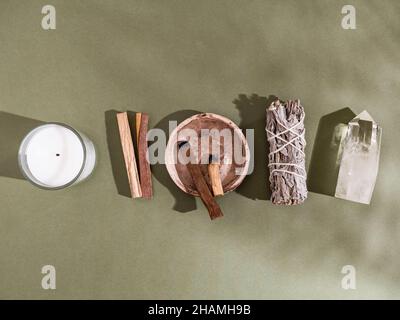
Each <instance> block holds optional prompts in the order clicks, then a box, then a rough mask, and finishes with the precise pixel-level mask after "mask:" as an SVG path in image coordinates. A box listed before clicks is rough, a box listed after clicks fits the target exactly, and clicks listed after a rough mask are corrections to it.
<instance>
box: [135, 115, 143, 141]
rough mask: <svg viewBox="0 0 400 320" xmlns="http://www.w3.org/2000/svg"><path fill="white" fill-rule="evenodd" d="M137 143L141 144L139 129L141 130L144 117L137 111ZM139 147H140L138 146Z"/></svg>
mask: <svg viewBox="0 0 400 320" xmlns="http://www.w3.org/2000/svg"><path fill="white" fill-rule="evenodd" d="M135 116H136V123H135V124H136V145H137V146H139V131H140V122H141V119H142V114H141V113H140V112H137V113H136V115H135ZM138 148H139V147H138Z"/></svg>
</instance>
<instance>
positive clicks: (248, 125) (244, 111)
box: [233, 94, 277, 200]
mask: <svg viewBox="0 0 400 320" xmlns="http://www.w3.org/2000/svg"><path fill="white" fill-rule="evenodd" d="M276 99H277V97H276V96H275V95H269V96H268V98H267V97H263V96H259V95H258V94H252V95H246V94H239V95H238V97H237V98H236V99H235V100H234V101H233V103H234V104H235V106H236V108H237V109H238V110H239V116H240V119H241V121H240V124H239V127H240V128H241V129H242V130H243V131H245V130H246V129H254V148H253V153H254V154H252V155H251V157H252V159H251V163H252V164H253V166H254V167H253V172H252V173H251V174H250V175H249V176H247V177H246V178H245V179H244V180H243V182H242V184H241V185H240V186H239V187H238V188H237V189H236V192H237V193H239V194H241V195H243V196H244V197H246V198H249V199H253V200H256V199H258V200H269V199H270V198H271V188H270V185H269V170H268V153H269V143H268V140H267V136H266V133H265V117H266V113H265V110H266V108H267V107H268V106H269V105H270V104H271V103H272V102H273V101H275V100H276Z"/></svg>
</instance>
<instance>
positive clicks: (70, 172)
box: [26, 124, 84, 187]
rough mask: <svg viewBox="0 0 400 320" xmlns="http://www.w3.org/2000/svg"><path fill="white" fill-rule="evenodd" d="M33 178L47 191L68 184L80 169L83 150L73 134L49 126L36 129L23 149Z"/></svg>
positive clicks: (60, 127)
mask: <svg viewBox="0 0 400 320" xmlns="http://www.w3.org/2000/svg"><path fill="white" fill-rule="evenodd" d="M26 159H27V165H28V167H29V170H30V171H31V173H32V175H33V176H34V177H35V178H36V179H37V180H39V181H40V182H41V183H43V184H46V185H48V186H50V187H59V186H63V185H65V184H67V183H69V182H71V181H72V180H73V179H74V178H75V177H76V176H77V175H78V174H79V171H80V170H81V168H82V165H83V161H84V150H83V146H82V143H81V141H80V139H79V138H78V137H77V136H76V134H75V133H74V132H73V131H72V130H70V129H68V128H65V127H63V126H60V125H57V124H49V125H45V126H43V127H41V128H39V129H38V130H37V131H36V132H35V133H34V134H33V136H32V137H31V139H30V141H29V144H28V146H27V148H26Z"/></svg>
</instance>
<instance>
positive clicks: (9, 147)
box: [0, 111, 45, 179]
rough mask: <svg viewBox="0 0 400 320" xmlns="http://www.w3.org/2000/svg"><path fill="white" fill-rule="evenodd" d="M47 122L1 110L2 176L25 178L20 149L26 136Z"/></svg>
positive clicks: (0, 167) (0, 171)
mask: <svg viewBox="0 0 400 320" xmlns="http://www.w3.org/2000/svg"><path fill="white" fill-rule="evenodd" d="M44 123H45V122H43V121H39V120H35V119H31V118H27V117H23V116H19V115H16V114H12V113H8V112H5V111H0V176H2V177H7V178H14V179H25V178H24V177H23V175H22V173H21V171H20V170H19V167H18V150H19V146H20V144H21V142H22V140H23V139H24V137H25V136H26V135H27V134H28V133H29V131H31V130H32V129H34V128H36V127H37V126H40V125H42V124H44Z"/></svg>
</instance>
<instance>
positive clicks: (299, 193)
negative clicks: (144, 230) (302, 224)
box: [265, 100, 307, 205]
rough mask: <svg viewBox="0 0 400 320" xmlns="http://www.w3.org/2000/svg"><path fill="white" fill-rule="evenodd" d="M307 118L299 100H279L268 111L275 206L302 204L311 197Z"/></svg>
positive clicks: (272, 195) (272, 197)
mask: <svg viewBox="0 0 400 320" xmlns="http://www.w3.org/2000/svg"><path fill="white" fill-rule="evenodd" d="M304 117H305V113H304V109H303V107H302V106H301V104H300V101H299V100H294V101H293V100H288V101H287V102H285V103H284V102H282V101H280V100H276V101H274V102H273V103H272V104H271V105H270V106H269V107H268V108H267V118H266V122H267V124H266V127H265V130H266V132H267V138H268V142H269V146H270V152H269V154H268V160H269V163H268V168H269V170H270V176H269V182H270V184H271V191H272V193H271V201H272V203H274V204H284V205H294V204H300V203H302V202H304V200H305V199H306V198H307V185H306V178H307V175H306V170H305V153H304V148H305V145H306V141H305V138H304V134H305V129H304Z"/></svg>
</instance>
